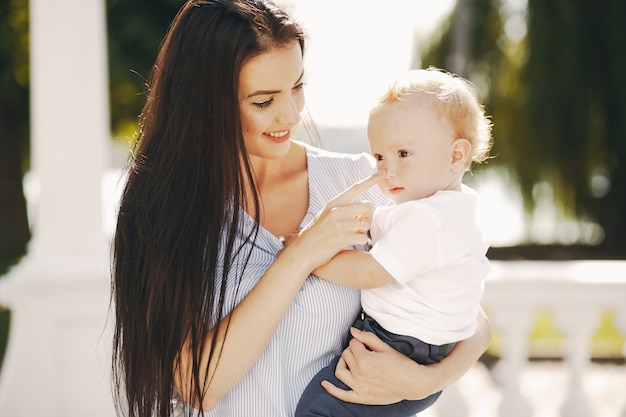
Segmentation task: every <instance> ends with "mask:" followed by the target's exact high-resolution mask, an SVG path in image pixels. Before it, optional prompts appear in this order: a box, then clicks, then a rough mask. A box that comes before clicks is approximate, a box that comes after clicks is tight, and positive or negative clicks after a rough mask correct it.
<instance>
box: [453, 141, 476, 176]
mask: <svg viewBox="0 0 626 417" xmlns="http://www.w3.org/2000/svg"><path fill="white" fill-rule="evenodd" d="M451 150H452V155H451V156H452V160H451V164H452V169H454V170H455V171H456V170H463V171H465V170H466V169H467V168H469V166H470V163H471V157H472V156H471V154H472V144H471V143H470V141H469V140H467V139H465V138H459V139H455V140H454V141H453V142H452V145H451Z"/></svg>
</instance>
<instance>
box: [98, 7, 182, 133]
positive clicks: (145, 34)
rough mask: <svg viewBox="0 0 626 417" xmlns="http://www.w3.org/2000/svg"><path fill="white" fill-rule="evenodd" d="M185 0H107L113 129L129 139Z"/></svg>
mask: <svg viewBox="0 0 626 417" xmlns="http://www.w3.org/2000/svg"><path fill="white" fill-rule="evenodd" d="M183 4H184V0H159V1H155V0H107V2H106V5H107V29H108V48H109V51H108V52H109V86H110V90H109V91H110V102H111V129H112V131H113V134H114V136H115V137H118V138H122V139H128V138H129V137H131V136H132V134H133V132H134V131H135V128H136V126H137V118H138V116H139V112H140V111H141V107H142V106H143V103H144V100H145V94H144V93H145V91H146V88H147V87H146V85H145V84H146V79H147V78H148V75H149V73H150V70H151V68H152V65H153V64H154V61H155V59H156V55H157V52H158V49H159V46H160V44H161V41H162V39H163V37H164V36H165V32H166V30H167V28H168V25H169V23H170V22H171V21H172V19H173V18H174V16H175V15H176V12H177V11H178V9H180V7H181V6H182V5H183Z"/></svg>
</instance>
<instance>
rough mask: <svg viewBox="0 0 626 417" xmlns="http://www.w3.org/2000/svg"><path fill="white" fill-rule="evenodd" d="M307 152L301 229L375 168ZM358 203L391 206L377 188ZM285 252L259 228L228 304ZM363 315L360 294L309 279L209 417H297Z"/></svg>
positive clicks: (361, 159)
mask: <svg viewBox="0 0 626 417" xmlns="http://www.w3.org/2000/svg"><path fill="white" fill-rule="evenodd" d="M306 152H307V163H308V174H309V208H308V211H307V214H306V216H305V217H304V219H303V220H302V224H301V227H304V226H305V225H306V224H307V223H309V222H310V221H311V220H312V219H313V217H314V216H315V215H316V214H317V213H318V212H319V211H320V210H321V209H322V207H323V206H324V205H325V204H326V203H327V202H328V200H330V199H332V198H333V197H335V196H336V195H337V194H339V193H340V192H342V191H343V190H345V189H346V188H348V187H349V186H350V185H352V184H354V183H355V182H357V181H359V180H361V179H363V178H365V177H367V176H369V175H370V174H372V173H373V172H374V170H375V169H376V168H375V166H376V165H375V161H374V159H373V158H372V157H371V156H369V155H367V154H359V155H352V154H339V153H335V152H329V151H324V150H321V149H317V148H314V147H311V146H308V145H307V146H306ZM361 199H363V200H368V201H371V202H372V204H373V205H374V206H378V205H381V204H385V203H386V201H387V200H386V199H385V198H384V197H383V195H382V194H381V193H380V190H379V189H378V187H372V188H371V189H370V190H369V191H368V192H366V193H365V194H363V196H362V197H361ZM244 223H246V222H244ZM246 224H247V226H248V227H250V228H252V227H253V226H254V224H253V220H252V219H250V218H248V219H247V223H246ZM244 227H245V226H244ZM243 232H244V233H245V232H248V231H247V230H244V231H243ZM242 236H243V234H242ZM281 248H282V244H281V243H280V242H279V241H278V239H277V238H276V237H275V236H274V235H272V234H271V233H269V232H268V231H267V230H265V229H263V228H260V229H259V234H258V237H257V239H256V242H255V244H254V247H253V248H252V254H251V258H250V261H249V262H248V265H247V267H246V270H245V274H244V278H243V280H242V282H241V286H240V287H239V290H238V291H236V288H235V287H236V281H237V278H236V276H234V275H236V270H237V269H238V268H233V269H234V270H235V271H234V272H233V276H232V277H229V285H228V289H227V292H228V294H227V300H226V305H235V304H236V303H238V302H239V301H241V299H242V298H243V297H244V296H245V295H246V294H247V293H248V292H249V291H250V290H251V289H252V288H253V287H254V286H255V285H256V283H257V282H258V281H259V279H260V278H261V276H262V275H263V273H264V272H265V270H266V269H267V268H268V267H269V266H270V264H271V263H272V262H273V261H274V260H275V259H276V256H277V253H278V251H279V250H280V249H281ZM242 252H244V253H245V252H247V250H244V251H242ZM242 262H243V260H242ZM268 302H271V301H268ZM359 311H360V295H359V290H356V289H350V288H346V287H343V286H340V285H337V284H333V283H330V282H328V281H324V280H322V279H320V278H317V277H314V276H309V278H308V279H307V280H306V281H305V283H304V285H303V286H302V289H301V290H300V292H299V293H298V295H297V296H296V298H295V300H294V302H293V304H292V306H291V308H290V309H289V311H288V312H287V314H286V315H285V317H284V318H283V320H282V322H281V323H280V325H279V326H278V329H276V332H275V334H274V336H273V337H272V339H271V340H270V343H269V345H268V346H267V349H266V350H265V351H264V352H263V354H262V355H261V357H260V358H259V359H258V360H257V362H256V363H255V364H254V366H253V367H252V369H251V370H250V371H249V372H248V373H247V374H246V375H245V376H244V377H243V379H242V380H241V381H240V382H239V383H238V384H237V385H236V386H235V387H233V389H232V390H231V391H230V392H229V393H228V394H227V395H226V396H225V397H224V398H223V399H222V400H221V401H220V402H219V403H218V404H217V405H216V407H215V408H214V409H213V410H211V411H210V412H207V413H205V414H204V416H205V417H218V416H219V417H292V416H293V415H294V412H295V408H296V405H297V404H298V400H299V399H300V395H301V394H302V392H303V391H304V388H305V387H306V386H307V384H308V383H309V381H310V380H311V378H313V376H314V375H315V374H316V373H317V372H318V371H319V370H320V369H321V368H322V367H324V366H326V365H327V364H328V363H329V362H330V361H331V359H332V358H333V357H335V356H336V355H338V354H339V353H340V352H341V350H342V346H343V343H344V340H345V338H346V336H347V334H348V328H349V327H350V325H351V324H352V322H353V321H354V319H355V317H356V315H357V314H358V312H359Z"/></svg>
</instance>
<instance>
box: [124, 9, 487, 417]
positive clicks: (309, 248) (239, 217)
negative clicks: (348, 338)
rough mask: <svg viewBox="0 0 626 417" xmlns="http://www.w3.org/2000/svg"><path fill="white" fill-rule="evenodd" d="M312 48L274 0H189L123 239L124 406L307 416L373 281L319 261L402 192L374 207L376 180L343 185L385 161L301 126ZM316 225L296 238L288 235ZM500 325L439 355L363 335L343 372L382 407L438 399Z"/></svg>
mask: <svg viewBox="0 0 626 417" xmlns="http://www.w3.org/2000/svg"><path fill="white" fill-rule="evenodd" d="M303 50H304V35H303V33H302V30H301V28H300V27H299V26H298V25H297V24H295V23H294V22H293V21H291V20H290V19H289V17H288V16H287V15H286V14H285V13H284V12H283V11H282V10H280V9H279V8H277V7H276V6H275V5H274V4H273V3H271V2H269V1H264V0H212V1H200V0H195V1H189V2H188V3H186V4H185V5H184V6H183V8H182V9H181V11H180V12H179V14H178V15H177V17H176V18H175V20H174V22H173V24H172V27H171V29H170V31H169V32H168V34H167V36H166V38H165V40H164V42H163V45H162V48H161V51H160V53H159V55H158V57H157V61H156V64H155V66H154V70H153V74H152V78H151V85H150V87H151V89H150V92H149V94H148V99H147V101H146V104H145V107H144V109H143V112H142V116H141V129H140V132H139V137H138V138H137V141H136V144H135V147H134V152H133V158H132V160H131V162H130V164H129V169H128V180H127V183H126V187H125V190H124V193H123V196H122V201H121V204H120V209H119V216H118V224H117V230H116V235H115V241H114V261H113V262H114V265H113V299H114V303H115V311H116V327H115V335H114V351H113V356H114V364H113V371H114V378H115V385H116V393H117V403H118V409H119V411H120V413H121V414H128V415H130V416H142V417H147V416H160V417H161V416H169V415H171V414H172V406H171V404H170V401H171V399H172V398H175V397H177V396H180V397H181V398H182V399H183V400H184V402H185V403H187V404H190V405H191V406H192V407H190V408H189V409H188V411H189V413H190V414H193V413H196V412H198V413H205V414H206V415H208V416H244V415H245V416H259V417H261V416H264V417H266V416H281V417H282V416H284V417H287V416H291V415H293V412H294V410H295V406H296V404H297V402H298V398H299V396H300V394H301V393H302V391H303V390H304V387H305V386H306V384H307V382H308V381H309V380H310V379H311V377H312V376H313V375H314V374H315V373H316V372H317V371H318V370H319V369H321V368H322V367H323V366H324V365H326V364H327V363H328V362H329V361H330V359H331V358H332V357H333V356H334V355H336V354H338V353H340V352H341V348H342V342H343V341H342V337H343V335H344V334H345V330H346V329H347V328H348V327H349V325H350V323H351V322H352V321H353V319H354V318H355V316H356V314H357V313H358V311H359V293H358V291H356V290H353V289H348V288H345V287H341V286H338V285H335V284H331V283H328V282H326V281H322V280H320V279H317V278H315V277H309V274H310V272H311V271H312V270H313V269H315V268H316V267H317V266H320V265H323V264H324V263H326V262H327V261H328V260H329V259H330V258H331V257H332V256H333V255H334V254H335V253H337V252H338V251H339V250H341V249H342V248H345V247H348V246H359V245H364V244H365V243H366V241H367V236H366V234H364V233H363V232H364V231H365V230H366V229H367V228H368V227H369V220H368V219H369V218H370V217H371V211H372V204H374V205H378V204H383V203H384V199H383V197H382V196H381V195H380V194H377V193H376V191H375V190H374V189H373V190H369V191H368V193H369V194H368V193H366V194H364V196H365V198H366V199H368V200H370V201H371V203H366V202H354V201H355V200H356V198H357V197H358V196H359V195H360V194H362V193H363V192H364V191H365V190H366V189H368V188H369V187H370V186H372V185H373V184H374V182H375V181H376V178H373V179H372V178H370V179H368V180H365V181H363V182H362V183H358V184H356V185H355V186H353V187H352V188H349V189H348V190H347V191H346V192H344V193H342V194H340V192H341V191H342V190H344V189H346V188H348V187H349V186H350V185H351V184H353V183H355V182H357V181H358V180H360V179H362V178H365V177H367V176H368V175H370V174H372V173H373V172H374V169H375V168H374V162H373V160H372V159H371V158H369V157H367V156H366V155H339V154H333V153H329V152H325V151H322V150H319V149H316V148H313V147H310V146H308V145H304V144H303V143H300V142H296V141H294V140H293V139H292V137H291V134H292V131H291V129H292V128H293V127H294V126H295V125H297V124H298V123H299V122H300V112H301V110H302V109H303V106H304V93H303V74H304V71H303V64H302V56H303ZM338 194H339V195H338ZM335 196H337V197H335ZM332 197H335V198H332ZM331 198H332V199H331ZM329 200H330V201H329ZM300 229H302V230H301V231H300V232H299V233H297V237H296V238H295V241H294V243H293V244H291V245H290V246H289V247H288V248H286V249H284V250H282V241H283V239H282V238H281V236H288V235H290V234H292V233H294V232H296V231H298V230H300ZM489 337H490V328H489V325H488V323H487V321H486V319H485V318H484V317H480V318H479V331H478V332H477V333H476V335H475V336H474V337H472V338H470V339H468V340H467V341H466V342H463V343H461V344H459V346H457V347H456V348H455V349H454V351H453V352H452V354H451V355H450V356H449V357H448V358H447V359H445V360H444V361H442V362H441V363H440V364H438V365H436V366H432V367H423V366H419V365H417V364H415V363H414V362H413V361H411V360H410V359H408V358H406V357H404V356H403V355H400V354H398V353H397V352H396V351H394V350H393V349H391V348H388V347H387V346H386V345H385V344H384V343H382V342H381V341H380V340H379V339H377V338H376V337H375V336H373V335H372V334H363V335H361V336H359V337H357V338H356V340H355V341H353V342H352V343H351V344H350V347H349V348H348V349H346V351H345V352H344V357H345V363H347V366H345V367H344V368H343V369H338V373H339V374H341V375H342V378H341V379H342V380H344V382H346V384H347V385H348V386H350V387H351V388H352V389H353V390H352V391H342V390H339V389H335V390H331V393H333V394H334V395H336V396H338V397H340V398H342V399H344V400H346V401H358V402H365V403H389V402H396V401H398V400H400V399H403V398H423V397H426V396H428V395H430V394H432V393H433V392H436V391H438V390H440V389H441V388H443V387H444V386H445V385H447V384H449V383H451V382H453V381H455V380H456V379H458V378H459V377H460V376H461V375H462V374H463V373H464V372H465V371H466V370H467V369H468V368H469V367H470V366H471V365H472V364H473V363H474V362H475V360H476V359H477V358H478V356H479V355H480V354H481V353H482V352H483V351H484V349H485V348H486V346H487V344H488V340H489ZM366 347H367V348H366ZM365 362H367V366H361V365H362V364H364V363H365ZM348 367H349V369H348ZM385 375H388V376H385ZM414 381H419V383H418V382H414Z"/></svg>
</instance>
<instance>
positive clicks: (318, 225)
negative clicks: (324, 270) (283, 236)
mask: <svg viewBox="0 0 626 417" xmlns="http://www.w3.org/2000/svg"><path fill="white" fill-rule="evenodd" d="M383 175H384V171H381V172H377V173H376V174H373V175H372V176H370V177H368V178H366V179H364V180H362V181H359V182H357V183H355V184H354V185H352V186H351V187H350V188H348V189H346V190H345V191H344V192H342V193H341V194H339V195H338V196H337V197H335V198H333V199H332V200H330V201H329V202H328V203H327V204H326V205H325V206H324V208H323V209H322V210H321V211H320V212H319V213H318V214H317V215H316V216H315V218H314V219H313V220H312V221H311V222H310V223H309V224H307V225H306V226H305V227H304V228H303V229H302V230H301V231H300V232H299V233H298V234H297V235H294V236H292V237H290V238H289V239H288V240H287V242H286V245H285V250H288V248H289V249H290V248H295V247H298V248H299V250H301V251H303V253H306V254H307V256H306V261H307V262H309V263H310V267H311V270H313V269H315V268H316V267H318V266H320V265H324V264H325V263H326V262H328V261H329V260H330V259H331V258H332V257H333V256H334V255H335V254H336V253H337V252H339V251H340V250H342V249H344V248H346V247H349V246H352V245H364V244H366V243H367V241H368V237H367V233H366V232H367V230H369V227H370V220H371V218H372V205H371V204H370V203H368V202H356V203H355V202H354V200H355V199H356V198H357V197H359V196H360V195H361V194H363V193H364V192H365V191H367V190H368V189H369V188H371V187H372V186H374V185H375V184H377V183H378V181H380V179H381V178H382V177H383Z"/></svg>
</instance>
